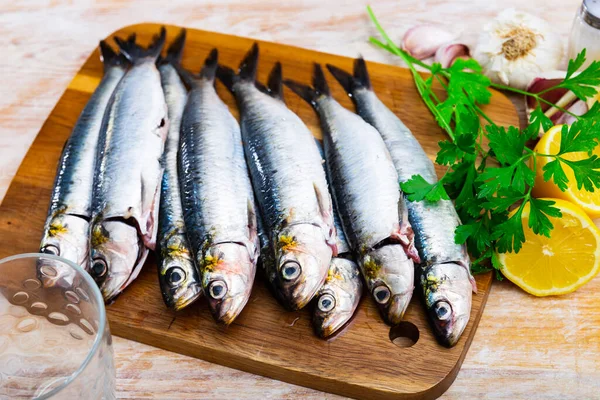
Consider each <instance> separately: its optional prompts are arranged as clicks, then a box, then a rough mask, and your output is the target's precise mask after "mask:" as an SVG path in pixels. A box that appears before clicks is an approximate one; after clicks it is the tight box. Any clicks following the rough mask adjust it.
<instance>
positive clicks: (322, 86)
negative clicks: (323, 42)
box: [312, 63, 331, 96]
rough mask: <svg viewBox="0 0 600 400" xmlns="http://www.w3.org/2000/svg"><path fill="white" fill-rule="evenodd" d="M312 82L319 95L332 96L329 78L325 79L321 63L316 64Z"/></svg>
mask: <svg viewBox="0 0 600 400" xmlns="http://www.w3.org/2000/svg"><path fill="white" fill-rule="evenodd" d="M312 84H313V86H314V88H315V91H316V92H317V93H319V95H324V96H330V94H331V92H330V91H329V85H328V84H327V79H325V74H324V73H323V68H321V64H317V63H315V64H314V67H313V77H312Z"/></svg>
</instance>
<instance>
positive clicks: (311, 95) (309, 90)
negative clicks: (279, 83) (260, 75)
mask: <svg viewBox="0 0 600 400" xmlns="http://www.w3.org/2000/svg"><path fill="white" fill-rule="evenodd" d="M283 84H284V85H285V86H287V87H288V88H290V89H291V90H292V92H294V93H296V94H297V95H298V96H300V97H301V98H302V99H304V100H305V101H306V102H308V104H310V105H311V106H313V108H317V99H318V98H319V97H320V96H322V95H323V96H329V95H330V92H329V85H327V81H326V80H325V75H324V74H323V69H322V68H321V66H320V65H319V64H317V63H315V64H314V71H313V86H314V87H310V86H308V85H303V84H301V83H298V82H295V81H293V80H290V79H285V80H284V81H283Z"/></svg>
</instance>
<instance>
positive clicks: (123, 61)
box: [100, 40, 129, 70]
mask: <svg viewBox="0 0 600 400" xmlns="http://www.w3.org/2000/svg"><path fill="white" fill-rule="evenodd" d="M100 59H101V60H102V63H103V64H104V69H105V70H106V68H107V67H114V66H122V67H124V68H125V67H127V66H128V65H129V61H128V60H127V58H126V57H125V55H124V54H122V53H117V52H115V51H114V50H113V49H112V47H110V46H109V45H108V43H106V42H105V41H104V40H101V41H100Z"/></svg>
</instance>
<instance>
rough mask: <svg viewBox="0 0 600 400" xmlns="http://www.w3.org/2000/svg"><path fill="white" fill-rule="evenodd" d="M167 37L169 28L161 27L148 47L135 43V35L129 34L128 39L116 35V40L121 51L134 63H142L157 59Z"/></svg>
mask: <svg viewBox="0 0 600 400" xmlns="http://www.w3.org/2000/svg"><path fill="white" fill-rule="evenodd" d="M166 37H167V30H166V29H165V27H164V26H163V27H161V28H160V33H159V34H158V35H154V37H153V38H152V42H151V43H150V45H149V46H148V47H146V48H143V47H141V46H140V45H138V44H136V43H135V35H131V36H129V38H128V39H127V40H123V39H121V38H118V37H116V38H115V42H117V44H118V45H119V48H120V49H121V52H122V53H123V54H124V55H125V57H127V59H128V60H129V61H131V62H132V63H133V64H140V63H142V62H145V61H147V60H152V61H156V59H157V58H158V56H159V55H160V52H161V51H162V48H163V46H164V45H165V39H166Z"/></svg>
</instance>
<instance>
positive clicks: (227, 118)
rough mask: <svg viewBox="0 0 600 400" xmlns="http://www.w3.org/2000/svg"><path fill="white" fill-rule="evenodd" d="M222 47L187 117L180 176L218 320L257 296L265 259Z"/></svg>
mask: <svg viewBox="0 0 600 400" xmlns="http://www.w3.org/2000/svg"><path fill="white" fill-rule="evenodd" d="M217 56H218V53H217V50H216V49H214V50H213V51H212V52H211V53H210V55H209V56H208V58H207V59H206V62H205V64H204V67H203V69H202V71H201V73H200V76H194V75H192V74H190V73H187V72H186V71H184V70H181V69H180V72H181V74H182V77H183V78H184V79H185V81H186V83H187V85H188V86H189V87H190V88H191V90H190V93H189V96H188V101H187V103H186V106H185V110H184V112H183V118H182V122H181V144H180V154H179V180H180V185H181V196H182V202H183V212H184V218H185V223H186V228H187V232H188V237H189V239H190V243H191V246H192V249H193V252H194V253H195V256H196V261H197V263H198V267H199V268H200V276H201V282H202V289H203V291H204V294H205V295H206V298H207V299H208V304H209V306H210V309H211V312H212V314H213V317H214V318H215V319H216V320H217V321H219V322H222V323H224V324H230V323H231V322H232V321H233V320H234V319H235V318H236V317H237V316H238V315H239V314H240V312H241V311H242V309H243V308H244V306H245V305H246V303H247V302H248V298H249V297H250V293H251V291H252V284H253V283H254V276H255V273H256V262H257V259H258V250H259V245H258V236H257V232H256V212H255V210H254V194H253V192H252V185H251V183H250V177H249V175H248V167H247V165H246V160H245V159H244V149H243V147H242V138H241V133H240V126H239V124H238V122H237V121H236V120H235V118H234V117H233V115H231V113H230V112H229V109H228V108H227V105H225V103H223V102H222V101H221V99H220V98H219V96H218V95H217V92H216V90H215V86H214V84H215V82H214V78H215V72H216V69H217Z"/></svg>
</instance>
